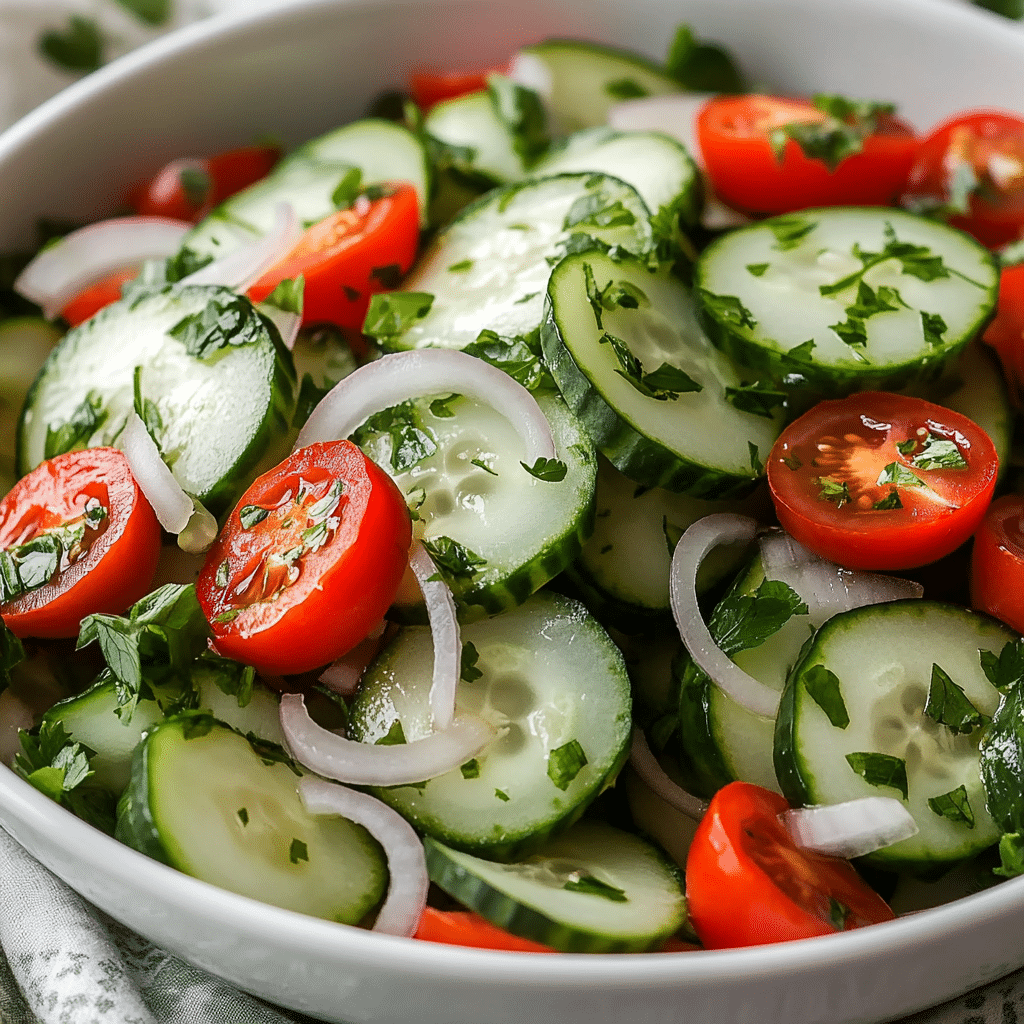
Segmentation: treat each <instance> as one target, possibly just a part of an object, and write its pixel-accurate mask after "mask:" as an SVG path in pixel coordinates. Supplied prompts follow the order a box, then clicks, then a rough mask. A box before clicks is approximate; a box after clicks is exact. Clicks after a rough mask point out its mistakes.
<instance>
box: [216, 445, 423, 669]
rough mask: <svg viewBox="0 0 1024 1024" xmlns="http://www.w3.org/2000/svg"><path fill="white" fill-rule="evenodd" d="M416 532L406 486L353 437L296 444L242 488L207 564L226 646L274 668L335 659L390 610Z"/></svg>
mask: <svg viewBox="0 0 1024 1024" xmlns="http://www.w3.org/2000/svg"><path fill="white" fill-rule="evenodd" d="M411 539H412V528H411V523H410V519H409V511H408V509H407V508H406V504H405V500H404V499H403V497H402V495H401V492H400V491H399V490H398V488H397V487H396V486H395V484H394V482H393V481H392V480H391V478H390V477H389V476H388V475H387V474H386V473H385V472H384V471H383V470H381V469H379V468H378V467H377V466H376V465H375V464H374V463H373V462H371V461H370V460H369V459H368V458H367V457H366V456H365V455H363V453H362V452H361V451H360V450H359V449H358V448H357V447H356V446H355V445H354V444H352V443H351V442H350V441H330V442H320V443H317V444H312V445H310V446H309V447H308V448H302V449H300V450H299V451H297V452H293V453H292V455H291V456H289V458H287V459H286V460H285V461H284V462H282V463H281V465H279V466H277V467H276V468H275V469H272V470H271V471H270V472H269V473H266V474H264V475H263V476H261V477H259V478H258V479H257V480H256V481H255V482H254V483H253V484H252V486H251V487H250V488H249V489H248V490H247V491H246V492H245V494H243V495H242V498H241V500H240V501H239V503H238V505H237V506H236V508H235V509H234V511H233V512H232V513H231V515H230V516H229V517H228V520H227V523H226V524H225V525H224V528H223V529H222V530H221V533H220V536H219V537H218V538H217V540H216V542H215V543H214V545H213V547H212V548H211V549H210V550H209V552H208V553H207V556H206V561H205V562H204V563H203V569H202V572H201V573H200V575H199V579H198V581H197V583H196V591H197V594H198V596H199V603H200V605H201V606H202V609H203V612H204V613H205V614H206V617H207V619H209V621H210V627H211V629H212V630H213V638H214V644H215V646H216V649H217V650H218V652H219V653H221V654H223V655H225V656H226V657H229V658H234V659H235V660H236V661H241V662H245V663H246V664H249V665H255V666H256V668H257V669H259V670H260V671H261V672H265V673H267V674H270V675H290V674H294V673H297V672H305V671H308V670H309V669H313V668H316V667H317V666H319V665H324V664H326V663H328V662H331V661H334V660H335V659H337V658H339V657H341V655H343V654H345V653H346V652H347V651H349V650H351V649H352V648H353V647H354V646H355V645H356V644H357V643H359V641H360V640H362V639H363V638H364V637H365V636H366V635H367V633H369V632H370V630H371V629H372V628H373V627H374V626H376V625H377V624H378V623H379V622H380V620H381V619H382V618H383V617H384V613H385V612H386V611H387V609H388V607H389V605H390V604H391V601H392V598H393V597H394V594H395V591H396V589H397V588H398V583H399V580H400V579H401V578H402V573H403V572H404V571H405V566H406V563H407V562H408V557H409V544H410V542H411Z"/></svg>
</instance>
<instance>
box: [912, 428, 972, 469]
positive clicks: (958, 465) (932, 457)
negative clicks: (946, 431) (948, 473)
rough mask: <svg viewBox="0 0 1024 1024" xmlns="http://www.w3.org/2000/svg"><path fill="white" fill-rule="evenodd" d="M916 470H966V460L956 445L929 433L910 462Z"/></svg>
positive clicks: (945, 438) (951, 441)
mask: <svg viewBox="0 0 1024 1024" xmlns="http://www.w3.org/2000/svg"><path fill="white" fill-rule="evenodd" d="M910 464H911V465H912V466H915V467H916V468H917V469H925V470H928V469H966V468H967V460H966V459H965V458H964V457H963V455H962V454H961V452H960V449H959V447H958V446H957V443H956V442H955V441H953V440H952V439H950V438H947V437H938V436H937V435H935V434H933V433H931V432H930V431H929V433H928V435H927V436H926V437H925V439H924V442H923V444H922V446H921V450H920V451H919V452H918V453H917V454H916V455H915V456H914V457H913V458H912V459H911V460H910Z"/></svg>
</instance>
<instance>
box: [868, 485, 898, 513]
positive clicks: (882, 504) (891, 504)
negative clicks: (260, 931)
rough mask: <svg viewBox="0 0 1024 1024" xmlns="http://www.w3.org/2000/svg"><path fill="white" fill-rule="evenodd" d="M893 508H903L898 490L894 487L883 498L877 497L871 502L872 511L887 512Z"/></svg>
mask: <svg viewBox="0 0 1024 1024" xmlns="http://www.w3.org/2000/svg"><path fill="white" fill-rule="evenodd" d="M895 508H903V501H902V499H901V498H900V492H899V491H898V490H896V488H895V487H894V488H893V489H892V490H891V491H889V493H888V494H887V495H886V496H885V497H884V498H879V499H878V501H876V502H873V503H872V505H871V509H872V511H874V512H888V511H890V510H891V509H895Z"/></svg>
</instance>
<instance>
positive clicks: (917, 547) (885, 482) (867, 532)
mask: <svg viewBox="0 0 1024 1024" xmlns="http://www.w3.org/2000/svg"><path fill="white" fill-rule="evenodd" d="M997 471H998V460H997V457H996V451H995V447H994V445H993V444H992V441H991V440H990V439H989V436H988V434H986V433H985V431H984V430H982V429H981V427H979V426H978V425H977V424H976V423H973V422H972V421H971V420H969V419H968V418H967V417H966V416H961V415H960V414H959V413H955V412H952V411H951V410H949V409H944V408H942V407H941V406H938V405H933V404H932V403H931V402H926V401H924V400H923V399H921V398H910V397H908V396H906V395H891V394H886V393H884V392H879V391H869V392H863V393H862V394H858V395H851V396H850V397H849V398H842V399H839V400H836V401H829V402H820V403H819V404H818V405H816V406H814V408H813V409H811V410H810V411H809V412H807V413H805V414H804V415H803V416H801V417H800V418H799V419H797V420H795V421H794V422H793V423H791V424H790V425H789V426H788V427H786V429H785V430H784V431H783V432H782V435H781V436H780V437H779V439H778V441H776V442H775V446H774V447H773V448H772V451H771V455H770V456H769V458H768V485H769V487H770V488H771V493H772V500H773V501H774V503H775V512H776V514H777V515H778V517H779V522H780V523H781V524H782V525H783V527H784V528H785V529H786V530H788V531H789V532H790V533H791V534H792V535H793V536H794V537H795V538H796V539H797V540H798V541H800V543H801V544H803V545H805V546H806V547H808V548H810V549H811V550H812V551H814V552H816V553H817V554H819V555H821V556H822V557H823V558H828V559H831V560H832V561H834V562H838V563H839V564H840V565H845V566H847V567H848V568H851V569H909V568H912V567H914V566H918V565H925V564H927V563H928V562H934V561H935V560H936V559H938V558H941V557H942V556H943V555H947V554H949V553H950V552H951V551H953V550H954V549H956V548H958V547H959V546H960V545H961V544H962V543H964V541H966V540H967V539H968V538H969V537H970V536H971V534H972V533H974V531H975V530H976V529H977V527H978V524H979V523H980V522H981V519H982V516H984V514H985V509H986V508H988V504H989V502H990V501H991V499H992V492H993V490H994V488H995V484H996V474H997Z"/></svg>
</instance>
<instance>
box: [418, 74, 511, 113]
mask: <svg viewBox="0 0 1024 1024" xmlns="http://www.w3.org/2000/svg"><path fill="white" fill-rule="evenodd" d="M504 70H505V69H501V68H491V69H488V70H486V71H449V72H430V71H416V72H413V74H412V75H410V76H409V93H410V94H411V95H412V98H413V101H414V102H415V103H416V106H418V107H419V108H420V110H423V111H427V110H429V109H430V108H431V107H433V106H434V105H435V104H438V103H441V102H442V101H443V100H454V99H457V98H458V97H459V96H466V95H468V94H469V93H471V92H480V91H481V90H482V89H486V88H487V76H488V75H489V74H492V73H493V72H499V73H503V72H504Z"/></svg>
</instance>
